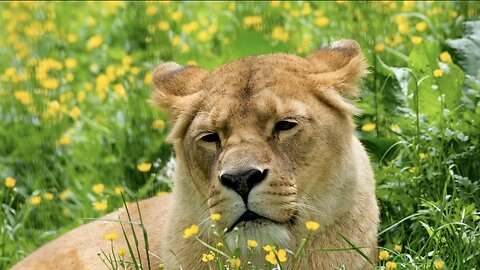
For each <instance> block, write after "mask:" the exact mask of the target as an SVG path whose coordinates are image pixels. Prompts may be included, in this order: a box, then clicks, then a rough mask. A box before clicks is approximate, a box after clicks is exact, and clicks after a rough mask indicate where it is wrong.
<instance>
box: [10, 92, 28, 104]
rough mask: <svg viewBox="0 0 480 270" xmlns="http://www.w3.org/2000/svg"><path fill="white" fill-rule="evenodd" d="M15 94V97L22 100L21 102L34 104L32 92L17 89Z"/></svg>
mask: <svg viewBox="0 0 480 270" xmlns="http://www.w3.org/2000/svg"><path fill="white" fill-rule="evenodd" d="M13 95H14V96H15V99H17V100H18V101H20V103H22V104H23V105H29V104H32V101H33V99H32V94H30V92H28V91H23V90H21V91H15V92H14V93H13Z"/></svg>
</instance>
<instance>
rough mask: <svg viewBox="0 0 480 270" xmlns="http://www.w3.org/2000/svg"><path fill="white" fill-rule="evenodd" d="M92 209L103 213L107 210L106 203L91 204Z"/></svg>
mask: <svg viewBox="0 0 480 270" xmlns="http://www.w3.org/2000/svg"><path fill="white" fill-rule="evenodd" d="M93 208H95V210H97V211H105V210H107V208H108V203H107V201H101V202H98V201H97V202H94V203H93Z"/></svg>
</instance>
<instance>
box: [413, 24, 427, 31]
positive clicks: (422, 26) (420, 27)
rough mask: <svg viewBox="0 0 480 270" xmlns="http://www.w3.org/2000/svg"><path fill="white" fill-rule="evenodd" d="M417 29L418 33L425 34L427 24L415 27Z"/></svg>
mask: <svg viewBox="0 0 480 270" xmlns="http://www.w3.org/2000/svg"><path fill="white" fill-rule="evenodd" d="M415 29H417V31H418V32H423V31H425V29H427V23H426V22H419V23H417V24H416V25H415Z"/></svg>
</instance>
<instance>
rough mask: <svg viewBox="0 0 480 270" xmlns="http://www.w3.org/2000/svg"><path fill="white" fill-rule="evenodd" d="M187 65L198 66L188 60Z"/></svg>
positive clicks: (193, 61)
mask: <svg viewBox="0 0 480 270" xmlns="http://www.w3.org/2000/svg"><path fill="white" fill-rule="evenodd" d="M187 65H189V66H198V63H197V62H196V61H195V60H188V62H187Z"/></svg>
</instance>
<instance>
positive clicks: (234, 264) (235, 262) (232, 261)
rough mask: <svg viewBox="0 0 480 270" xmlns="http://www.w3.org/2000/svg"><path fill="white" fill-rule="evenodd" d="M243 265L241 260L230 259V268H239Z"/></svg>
mask: <svg viewBox="0 0 480 270" xmlns="http://www.w3.org/2000/svg"><path fill="white" fill-rule="evenodd" d="M241 264H242V261H240V259H239V258H232V259H230V267H231V268H238V267H240V265H241Z"/></svg>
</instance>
